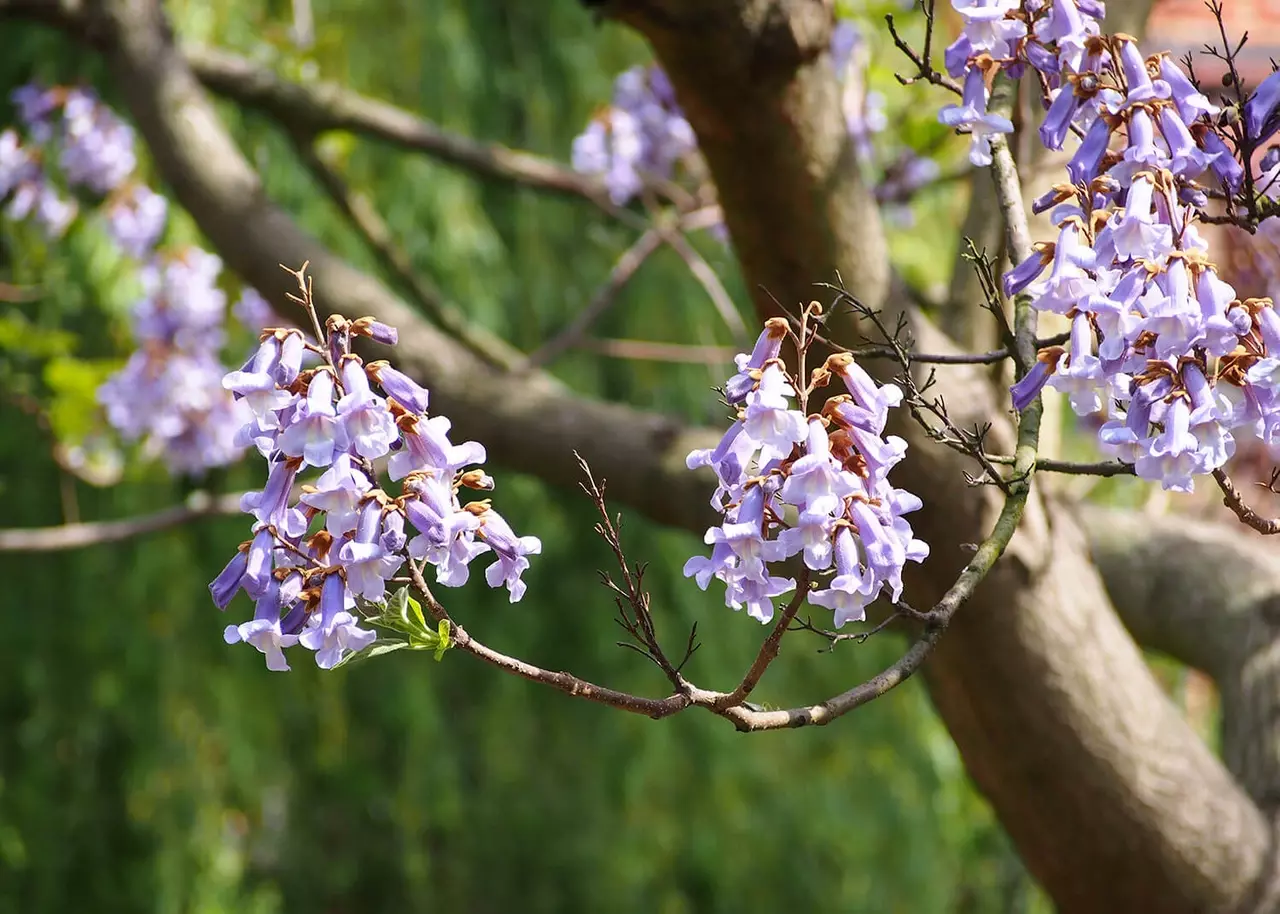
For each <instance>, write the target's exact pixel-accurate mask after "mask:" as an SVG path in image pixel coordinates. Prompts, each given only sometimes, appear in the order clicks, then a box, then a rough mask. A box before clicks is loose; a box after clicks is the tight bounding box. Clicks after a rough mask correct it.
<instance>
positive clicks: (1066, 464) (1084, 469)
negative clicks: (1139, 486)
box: [986, 454, 1134, 476]
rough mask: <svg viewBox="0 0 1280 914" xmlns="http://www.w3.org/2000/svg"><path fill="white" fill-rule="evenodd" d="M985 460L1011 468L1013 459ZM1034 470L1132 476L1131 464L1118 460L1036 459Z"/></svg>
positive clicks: (992, 457)
mask: <svg viewBox="0 0 1280 914" xmlns="http://www.w3.org/2000/svg"><path fill="white" fill-rule="evenodd" d="M986 458H987V460H989V461H991V462H992V463H995V464H1000V465H1004V466H1012V465H1013V463H1014V460H1015V458H1013V457H1011V456H1008V455H1005V454H987V455H986ZM1036 470H1037V471H1041V472H1045V473H1062V474H1063V475H1066V476H1133V475H1134V470H1133V464H1131V463H1121V462H1120V461H1118V460H1102V461H1099V462H1097V463H1077V462H1076V461H1073V460H1052V459H1050V458H1047V457H1037V458H1036Z"/></svg>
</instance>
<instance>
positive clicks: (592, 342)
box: [578, 339, 737, 365]
mask: <svg viewBox="0 0 1280 914" xmlns="http://www.w3.org/2000/svg"><path fill="white" fill-rule="evenodd" d="M578 348H580V349H584V350H586V351H587V352H598V353H600V354H601V355H606V356H611V357H613V358H616V359H635V360H637V361H649V362H689V363H692V364H695V365H727V364H730V363H732V362H733V357H734V355H735V354H736V352H737V349H733V348H729V347H727V346H694V345H690V344H687V343H655V342H652V341H650V340H618V339H584V340H582V341H581V342H580V343H578Z"/></svg>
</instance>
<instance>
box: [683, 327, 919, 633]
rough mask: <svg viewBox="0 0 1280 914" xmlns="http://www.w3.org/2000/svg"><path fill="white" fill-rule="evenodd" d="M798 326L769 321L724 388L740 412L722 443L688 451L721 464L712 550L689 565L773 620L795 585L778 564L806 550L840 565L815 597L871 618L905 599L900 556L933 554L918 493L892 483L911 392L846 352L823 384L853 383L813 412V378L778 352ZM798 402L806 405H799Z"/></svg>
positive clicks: (842, 615)
mask: <svg viewBox="0 0 1280 914" xmlns="http://www.w3.org/2000/svg"><path fill="white" fill-rule="evenodd" d="M812 307H813V306H811V308H812ZM789 332H790V331H789V330H788V329H787V323H786V321H785V320H783V319H780V318H775V319H772V320H770V321H768V322H767V323H766V324H765V327H764V330H763V332H762V333H761V334H760V337H759V339H758V340H757V342H756V346H755V349H754V351H753V353H752V354H750V355H747V354H742V355H739V356H738V357H737V359H736V363H737V366H738V374H736V375H735V376H734V377H733V378H732V379H730V382H729V384H728V385H727V386H726V394H727V397H726V400H727V402H728V403H729V404H730V405H731V406H735V407H736V410H737V415H736V417H735V418H736V421H734V422H733V424H732V425H731V426H730V427H729V430H728V431H727V432H726V433H725V436H724V438H723V439H722V440H721V442H720V444H719V445H718V446H717V447H715V448H710V449H707V450H698V451H693V452H692V453H690V454H689V456H688V459H687V461H686V462H687V464H688V466H689V468H690V469H698V468H702V467H709V468H711V469H712V470H713V471H714V472H715V474H716V478H717V481H718V485H717V488H716V494H715V496H713V499H712V504H713V505H714V506H715V507H716V508H717V510H719V511H720V512H721V513H722V514H723V515H724V523H723V524H721V525H720V526H718V527H712V528H711V529H709V530H708V531H707V534H706V538H705V540H706V543H707V544H708V545H709V546H711V547H712V550H711V555H710V556H709V557H708V556H694V557H693V558H691V559H689V561H688V562H687V563H686V564H685V568H684V573H685V576H686V577H692V578H694V580H695V581H696V582H697V584H698V586H699V587H700V588H702V589H703V590H705V589H706V588H707V587H708V586H709V584H710V583H711V579H712V578H716V579H717V580H720V581H721V582H723V583H724V585H725V604H726V605H727V606H730V607H731V608H733V609H742V608H744V607H745V608H746V610H747V614H748V615H750V616H751V617H752V618H754V619H757V620H759V621H761V622H768V621H769V620H770V619H772V618H773V614H774V602H773V601H774V599H775V598H776V597H779V596H782V595H783V594H786V593H789V592H791V591H793V590H794V589H795V587H796V581H795V580H794V579H793V578H790V577H784V576H783V575H781V574H778V573H777V569H776V567H775V566H776V565H777V563H779V562H782V561H784V560H786V559H788V558H790V557H792V556H800V555H802V556H803V561H804V564H805V566H806V567H807V568H808V569H810V571H812V572H817V573H818V574H820V575H822V576H824V577H825V576H828V575H829V573H830V571H831V569H832V563H833V562H834V563H835V577H834V578H832V579H831V580H829V581H828V582H826V584H825V585H824V586H822V587H820V588H819V589H817V590H814V591H812V592H811V593H809V594H808V595H807V596H808V599H809V600H810V602H811V603H813V604H814V605H818V606H825V607H827V608H830V609H832V610H833V611H834V618H835V624H836V625H837V626H840V625H844V624H845V623H846V622H849V621H860V620H861V619H863V618H864V607H865V606H866V605H867V604H869V603H871V602H873V601H874V600H876V599H877V598H878V597H879V596H880V595H881V594H882V593H886V592H887V594H888V596H889V597H890V598H891V599H893V600H897V599H898V598H899V597H900V596H901V593H902V582H901V575H902V565H903V564H904V563H905V562H907V561H914V562H920V561H923V560H924V559H925V557H926V556H927V555H928V551H929V550H928V547H927V546H926V545H925V544H924V543H923V542H921V541H919V540H917V539H915V537H914V536H913V535H912V532H911V526H910V524H909V523H908V522H907V521H906V519H905V518H904V516H903V515H905V514H908V513H910V512H911V511H914V510H916V509H917V508H919V507H920V502H919V500H918V499H915V498H914V496H911V495H909V494H908V493H906V492H904V491H902V490H901V489H895V488H893V487H892V485H891V484H890V483H889V481H888V476H889V471H890V470H891V468H892V467H893V466H894V464H896V463H898V462H899V461H900V460H901V459H902V458H903V457H904V456H905V454H906V448H907V446H906V442H905V441H903V440H902V439H901V438H898V437H896V436H893V435H890V436H888V437H885V436H884V429H885V422H886V421H887V419H888V414H889V410H890V409H891V408H893V407H894V406H897V405H898V403H899V402H901V399H902V392H901V391H900V390H899V389H898V388H897V387H895V386H894V385H892V384H886V385H879V384H877V383H876V382H875V381H874V380H872V379H871V377H870V376H869V375H867V374H866V372H865V371H863V370H862V368H861V366H859V365H858V364H857V363H856V362H855V361H854V360H853V356H851V355H850V354H849V353H847V352H845V353H837V354H835V355H832V356H830V357H829V358H828V359H827V361H826V363H825V364H824V365H823V367H822V368H821V369H819V370H818V371H816V372H814V381H815V384H816V385H817V386H821V384H822V383H828V384H830V383H836V382H838V383H840V384H841V385H842V386H843V388H844V392H843V393H836V394H834V395H833V396H830V397H829V398H828V399H827V400H826V402H825V404H824V405H823V407H822V409H821V410H820V411H819V412H818V413H814V414H810V415H807V416H806V414H805V412H804V406H805V404H806V403H807V397H808V391H807V389H806V385H805V384H803V383H801V381H800V380H799V379H797V378H794V377H792V376H791V375H790V373H789V371H788V370H787V368H786V366H785V365H784V364H783V362H782V361H781V359H780V358H779V353H780V349H781V343H782V340H783V339H785V338H787V336H788V334H789ZM798 391H804V395H803V398H801V397H799V395H798V394H797V392H798ZM796 399H801V403H800V404H799V406H800V408H796V406H793V405H792V402H793V401H794V400H796Z"/></svg>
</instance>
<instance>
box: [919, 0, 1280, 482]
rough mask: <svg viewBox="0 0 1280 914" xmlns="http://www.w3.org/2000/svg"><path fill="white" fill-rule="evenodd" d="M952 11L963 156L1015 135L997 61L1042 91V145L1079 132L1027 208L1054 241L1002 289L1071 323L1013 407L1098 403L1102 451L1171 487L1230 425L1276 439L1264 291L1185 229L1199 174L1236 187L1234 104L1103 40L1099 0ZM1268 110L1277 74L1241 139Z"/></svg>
mask: <svg viewBox="0 0 1280 914" xmlns="http://www.w3.org/2000/svg"><path fill="white" fill-rule="evenodd" d="M953 5H954V6H955V8H956V10H957V11H958V12H959V13H960V15H961V16H962V17H963V19H964V23H965V27H964V34H963V35H961V36H960V38H959V39H957V41H956V42H955V43H954V44H952V45H951V47H950V48H948V49H947V54H946V60H947V66H948V69H949V70H950V72H951V73H952V75H954V76H957V77H963V81H964V100H963V104H961V105H953V106H949V107H948V108H946V109H944V110H943V112H942V114H941V115H940V116H941V119H942V120H943V121H944V122H945V123H948V124H952V125H955V126H961V127H966V128H968V129H969V130H970V131H971V132H972V134H973V145H972V148H971V159H972V160H973V162H974V163H975V164H986V163H989V162H990V160H991V157H990V150H989V139H988V137H989V136H990V135H991V134H992V133H1001V132H1008V131H1010V130H1011V129H1012V125H1011V124H1009V123H1008V121H1007V120H1005V119H1003V118H1001V117H999V116H997V115H993V114H990V113H988V112H987V108H986V106H987V101H988V98H989V90H988V86H989V85H990V84H991V80H992V79H993V78H994V77H995V75H996V74H997V73H999V72H1001V71H1004V72H1007V73H1008V74H1009V75H1010V76H1012V77H1016V76H1018V75H1019V74H1020V73H1021V72H1022V71H1023V70H1025V69H1026V68H1027V67H1030V68H1032V69H1034V70H1036V71H1038V73H1039V76H1040V78H1041V79H1042V81H1043V85H1045V86H1047V87H1049V97H1048V98H1046V106H1047V111H1046V114H1045V119H1044V123H1043V124H1042V126H1041V127H1040V131H1039V133H1040V138H1041V141H1042V142H1043V143H1044V145H1045V146H1047V147H1048V148H1050V149H1061V148H1063V145H1064V144H1065V143H1066V142H1067V139H1068V137H1069V135H1070V134H1071V133H1073V132H1074V133H1075V134H1076V135H1077V136H1078V137H1080V142H1079V145H1078V146H1077V148H1076V149H1075V152H1074V154H1073V155H1072V157H1071V160H1070V162H1069V164H1068V166H1067V171H1068V178H1069V180H1068V181H1067V182H1065V183H1062V184H1058V185H1055V186H1054V187H1053V188H1052V189H1051V190H1050V191H1049V192H1047V193H1046V194H1044V195H1043V196H1041V197H1040V198H1039V199H1038V200H1037V201H1036V203H1035V206H1034V209H1035V211H1036V212H1045V211H1051V218H1052V219H1053V221H1054V223H1055V224H1056V225H1057V226H1058V229H1059V232H1058V237H1057V240H1056V242H1053V243H1042V244H1038V245H1036V251H1035V253H1034V254H1033V255H1032V256H1031V257H1030V258H1029V259H1027V260H1026V261H1024V262H1022V263H1020V264H1018V265H1017V266H1016V267H1015V268H1014V269H1012V270H1011V271H1010V272H1009V273H1008V274H1007V275H1006V276H1005V277H1004V289H1005V292H1006V293H1007V294H1008V295H1009V296H1011V297H1012V296H1014V295H1016V294H1018V293H1021V292H1023V291H1025V292H1026V293H1027V294H1028V295H1030V296H1031V299H1032V303H1033V307H1035V308H1036V309H1037V310H1040V311H1043V312H1051V313H1054V314H1060V315H1063V316H1064V317H1066V318H1068V319H1070V321H1071V337H1070V341H1069V344H1068V346H1067V347H1065V348H1064V347H1060V346H1055V347H1050V348H1047V349H1043V350H1041V351H1040V352H1039V354H1038V358H1037V363H1036V365H1035V367H1034V369H1033V370H1032V371H1031V372H1029V373H1028V374H1027V375H1026V376H1025V377H1024V378H1023V379H1022V380H1021V381H1020V382H1019V383H1018V384H1016V385H1015V386H1014V388H1013V398H1014V406H1015V408H1017V409H1019V410H1021V409H1024V408H1025V407H1026V406H1027V404H1029V403H1030V402H1031V401H1032V400H1033V399H1034V398H1035V397H1036V395H1037V394H1038V393H1039V391H1040V389H1041V388H1042V387H1043V386H1044V385H1045V384H1046V383H1047V384H1049V385H1050V386H1052V387H1054V388H1056V389H1058V390H1060V391H1062V392H1064V393H1066V394H1067V395H1068V396H1069V397H1070V400H1071V405H1072V407H1073V409H1075V411H1076V412H1077V413H1079V414H1081V415H1091V414H1094V413H1097V412H1098V411H1100V410H1102V409H1103V408H1104V406H1105V407H1107V408H1108V409H1109V410H1110V413H1111V418H1110V420H1109V421H1107V422H1106V423H1105V424H1104V425H1103V426H1102V428H1101V430H1100V432H1099V440H1100V444H1101V447H1102V448H1103V450H1104V451H1105V452H1107V453H1108V454H1110V455H1113V456H1115V457H1117V458H1119V459H1120V460H1122V461H1124V462H1126V463H1131V464H1133V466H1134V469H1135V472H1136V473H1137V475H1138V476H1140V477H1142V478H1144V479H1149V480H1153V481H1159V482H1160V483H1161V485H1162V486H1163V487H1164V488H1166V489H1174V490H1179V491H1190V490H1191V489H1192V487H1193V485H1194V482H1193V477H1194V476H1196V475H1200V474H1205V473H1209V472H1212V471H1213V470H1215V469H1217V468H1219V467H1221V466H1222V465H1223V464H1225V463H1226V461H1227V460H1228V459H1229V458H1230V457H1231V455H1232V454H1233V453H1234V450H1235V438H1234V436H1235V435H1239V434H1247V435H1255V436H1258V437H1260V438H1262V439H1263V440H1264V441H1265V442H1267V443H1268V444H1277V443H1280V436H1278V432H1280V360H1278V357H1280V316H1278V315H1277V314H1276V311H1275V308H1274V307H1273V305H1272V302H1271V300H1270V299H1246V300H1244V301H1241V300H1240V299H1238V298H1237V297H1236V294H1235V290H1234V289H1233V288H1232V287H1231V285H1229V284H1228V283H1226V282H1224V281H1223V280H1222V279H1221V278H1219V276H1218V273H1217V270H1216V267H1215V265H1214V264H1213V263H1212V262H1211V260H1210V259H1209V251H1208V246H1207V244H1206V243H1205V241H1204V239H1203V238H1202V236H1201V234H1200V232H1199V231H1198V230H1197V227H1196V224H1195V223H1196V221H1197V217H1198V216H1199V215H1200V214H1202V213H1203V211H1204V209H1205V207H1207V205H1208V202H1209V198H1208V195H1207V194H1206V192H1205V191H1206V186H1205V185H1203V184H1201V183H1200V182H1201V180H1203V179H1206V178H1207V177H1208V176H1212V177H1213V178H1215V179H1216V182H1217V183H1219V184H1220V185H1221V186H1222V187H1223V188H1224V189H1225V191H1226V192H1227V193H1228V194H1231V195H1235V194H1237V193H1239V192H1240V190H1241V188H1242V186H1243V185H1244V182H1245V172H1244V168H1245V167H1246V166H1245V165H1242V164H1241V161H1240V155H1239V149H1238V148H1237V147H1238V146H1239V145H1240V143H1239V140H1240V138H1241V134H1239V133H1238V128H1237V127H1236V121H1237V120H1238V118H1237V114H1238V112H1237V110H1236V109H1234V108H1232V109H1229V110H1228V111H1220V110H1219V108H1218V107H1217V106H1215V105H1214V104H1212V103H1211V102H1210V101H1209V99H1208V98H1206V97H1205V96H1204V95H1203V94H1202V93H1201V92H1200V91H1199V90H1198V89H1197V88H1196V86H1195V85H1194V84H1193V82H1192V81H1191V79H1189V78H1188V76H1187V74H1186V72H1184V70H1183V69H1182V68H1181V67H1180V66H1179V65H1178V63H1177V62H1176V61H1174V60H1173V59H1172V58H1171V57H1170V56H1169V55H1168V54H1167V53H1166V54H1157V55H1154V56H1150V57H1147V56H1144V55H1143V54H1142V52H1141V51H1140V50H1139V48H1138V46H1137V43H1136V41H1135V40H1134V39H1133V38H1132V37H1130V36H1127V35H1120V34H1117V35H1111V36H1103V35H1101V34H1100V29H1099V21H1100V19H1101V17H1102V15H1103V7H1102V4H1101V3H1097V2H1088V0H1052V2H1044V0H1038V2H1037V0H1026V2H1022V3H1019V2H1014V0H1000V2H997V3H986V4H975V3H972V2H964V0H953ZM1278 103H1280V76H1277V75H1272V76H1271V77H1270V78H1269V79H1268V80H1267V81H1265V82H1264V83H1263V85H1262V86H1261V87H1260V88H1259V90H1258V92H1257V93H1256V94H1255V95H1254V97H1253V98H1252V99H1251V100H1250V101H1249V103H1248V104H1247V105H1246V106H1245V110H1244V112H1243V113H1244V117H1243V121H1244V129H1245V130H1246V131H1247V133H1246V134H1243V136H1244V137H1245V139H1247V140H1251V141H1252V143H1253V144H1254V145H1256V144H1257V143H1260V142H1261V141H1262V140H1265V139H1266V137H1267V136H1269V135H1270V134H1271V133H1274V132H1275V129H1276V127H1277V126H1278V124H1277V118H1276V109H1277V104H1278ZM1046 269H1047V270H1048V274H1047V275H1045V271H1046Z"/></svg>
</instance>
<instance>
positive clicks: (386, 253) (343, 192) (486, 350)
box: [290, 133, 524, 369]
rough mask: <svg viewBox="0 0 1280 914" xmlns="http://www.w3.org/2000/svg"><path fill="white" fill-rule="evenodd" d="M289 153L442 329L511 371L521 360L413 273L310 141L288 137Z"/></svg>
mask: <svg viewBox="0 0 1280 914" xmlns="http://www.w3.org/2000/svg"><path fill="white" fill-rule="evenodd" d="M290 136H291V139H292V141H293V146H294V149H295V150H296V152H297V154H298V158H300V159H301V160H302V164H303V165H305V166H306V167H307V170H308V171H309V172H310V173H311V176H312V177H313V178H315V180H316V182H317V183H318V184H319V185H320V187H321V188H322V189H323V190H324V191H325V193H327V194H328V195H329V198H330V199H331V200H332V201H333V202H334V204H335V205H336V206H337V207H338V209H340V210H341V211H342V214H343V215H344V216H346V218H347V221H348V222H350V223H351V226H352V227H353V228H354V229H355V230H356V233H357V234H359V235H360V237H361V238H362V239H363V240H364V242H365V244H366V245H367V246H368V248H369V249H370V250H371V251H372V252H373V254H374V256H376V257H377V258H378V261H379V262H380V263H381V264H382V267H383V269H385V270H386V271H387V272H388V273H389V274H390V275H391V276H392V278H393V279H394V280H395V281H396V284H397V285H399V286H400V288H401V289H403V290H404V291H405V292H406V293H408V295H409V296H410V298H411V299H412V300H413V302H414V303H415V304H417V305H418V307H419V308H421V309H422V311H423V313H425V314H426V315H427V316H428V317H429V318H430V319H431V320H432V321H434V322H435V324H436V325H437V326H439V327H440V328H441V329H442V330H444V331H445V332H447V333H448V334H449V335H451V336H452V337H454V338H455V339H456V340H458V342H460V343H462V345H464V346H466V347H467V349H469V350H470V351H471V352H473V353H474V354H475V355H477V356H479V357H480V358H481V359H483V360H484V361H485V362H487V363H488V364H490V365H493V366H494V367H497V368H503V369H510V368H512V367H514V366H516V365H518V364H520V363H521V362H522V361H523V358H524V357H523V355H522V354H521V353H520V352H519V350H517V349H515V347H513V346H511V345H510V344H509V343H507V342H506V341H505V340H503V339H501V338H500V337H497V336H495V335H494V334H492V333H489V332H488V331H487V330H485V329H484V328H483V327H479V326H477V325H476V324H473V323H472V322H471V321H468V320H467V318H466V316H465V315H463V313H462V312H461V311H460V310H459V309H458V308H456V307H454V306H453V305H451V304H449V303H448V302H447V301H445V299H444V295H443V294H442V293H441V291H440V290H439V289H438V288H436V286H435V284H434V283H432V282H430V281H429V280H428V279H426V278H425V277H423V276H421V275H419V273H418V272H417V271H416V270H415V269H414V268H413V264H412V263H411V262H410V261H409V257H408V255H407V254H406V253H405V252H404V251H403V250H402V249H401V248H400V246H399V245H397V244H396V240H395V237H394V235H393V234H392V232H391V229H390V228H389V227H388V226H387V224H386V222H384V221H383V219H382V216H380V215H379V214H378V211H377V210H376V209H375V208H374V207H373V205H372V204H371V203H370V202H369V200H368V198H367V197H365V196H364V195H363V194H359V193H356V192H354V191H353V190H352V189H351V187H350V186H349V185H348V184H347V182H346V181H345V180H344V179H343V178H342V176H341V175H340V174H338V171H337V170H336V169H335V168H333V167H332V166H331V165H329V164H328V163H327V162H325V161H324V160H323V159H322V158H321V157H320V155H319V153H318V152H317V151H316V149H315V138H314V137H311V136H302V135H299V134H297V133H294V134H291V135H290Z"/></svg>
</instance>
